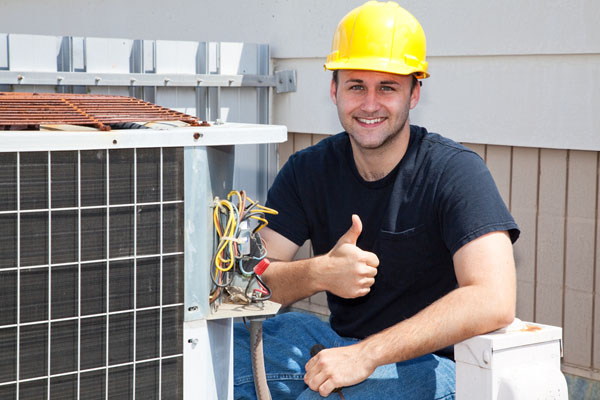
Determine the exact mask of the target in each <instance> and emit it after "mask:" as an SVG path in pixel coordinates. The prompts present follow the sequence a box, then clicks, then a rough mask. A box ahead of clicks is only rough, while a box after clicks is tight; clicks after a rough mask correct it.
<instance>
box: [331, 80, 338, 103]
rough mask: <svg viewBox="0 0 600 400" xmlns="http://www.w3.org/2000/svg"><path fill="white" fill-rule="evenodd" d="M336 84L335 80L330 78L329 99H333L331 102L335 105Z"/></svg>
mask: <svg viewBox="0 0 600 400" xmlns="http://www.w3.org/2000/svg"><path fill="white" fill-rule="evenodd" d="M336 95H337V85H336V83H335V81H334V80H333V79H332V80H331V87H330V88H329V97H331V101H333V104H335V105H336V106H337V97H336Z"/></svg>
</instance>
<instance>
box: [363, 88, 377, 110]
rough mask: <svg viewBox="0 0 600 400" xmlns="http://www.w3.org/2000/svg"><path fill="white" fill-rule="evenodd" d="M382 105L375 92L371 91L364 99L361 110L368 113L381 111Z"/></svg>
mask: <svg viewBox="0 0 600 400" xmlns="http://www.w3.org/2000/svg"><path fill="white" fill-rule="evenodd" d="M379 107H380V104H379V100H378V99H377V93H376V92H375V91H374V90H369V91H367V93H366V94H365V96H364V97H363V103H362V106H361V109H362V110H363V111H366V112H375V111H377V110H379Z"/></svg>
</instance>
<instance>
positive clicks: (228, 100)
mask: <svg viewBox="0 0 600 400" xmlns="http://www.w3.org/2000/svg"><path fill="white" fill-rule="evenodd" d="M221 119H222V120H223V121H228V122H248V123H257V122H258V97H257V94H256V89H254V88H235V89H221Z"/></svg>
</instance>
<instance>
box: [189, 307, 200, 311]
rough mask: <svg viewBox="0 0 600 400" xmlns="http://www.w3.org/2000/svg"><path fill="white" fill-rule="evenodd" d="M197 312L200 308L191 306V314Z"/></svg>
mask: <svg viewBox="0 0 600 400" xmlns="http://www.w3.org/2000/svg"><path fill="white" fill-rule="evenodd" d="M196 310H198V306H191V307H190V308H188V311H189V312H194V311H196Z"/></svg>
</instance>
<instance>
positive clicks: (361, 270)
mask: <svg viewBox="0 0 600 400" xmlns="http://www.w3.org/2000/svg"><path fill="white" fill-rule="evenodd" d="M361 232H362V222H361V220H360V218H359V216H358V215H352V226H351V227H350V229H348V231H347V232H346V233H345V234H343V235H342V237H340V238H339V239H338V241H337V243H336V245H335V246H334V247H333V249H331V251H329V253H327V254H326V255H325V258H324V260H323V261H324V263H323V266H322V268H321V269H320V270H319V274H320V275H321V276H320V278H321V282H324V283H325V286H326V290H328V291H329V292H331V293H333V294H335V295H337V296H340V297H343V298H347V299H350V298H355V297H360V296H364V295H366V294H367V293H369V291H370V290H371V286H373V284H374V283H375V275H377V266H378V265H379V259H378V258H377V256H376V255H375V254H374V253H371V252H368V251H363V250H361V249H360V248H358V246H356V241H357V240H358V237H359V236H360V234H361Z"/></svg>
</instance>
